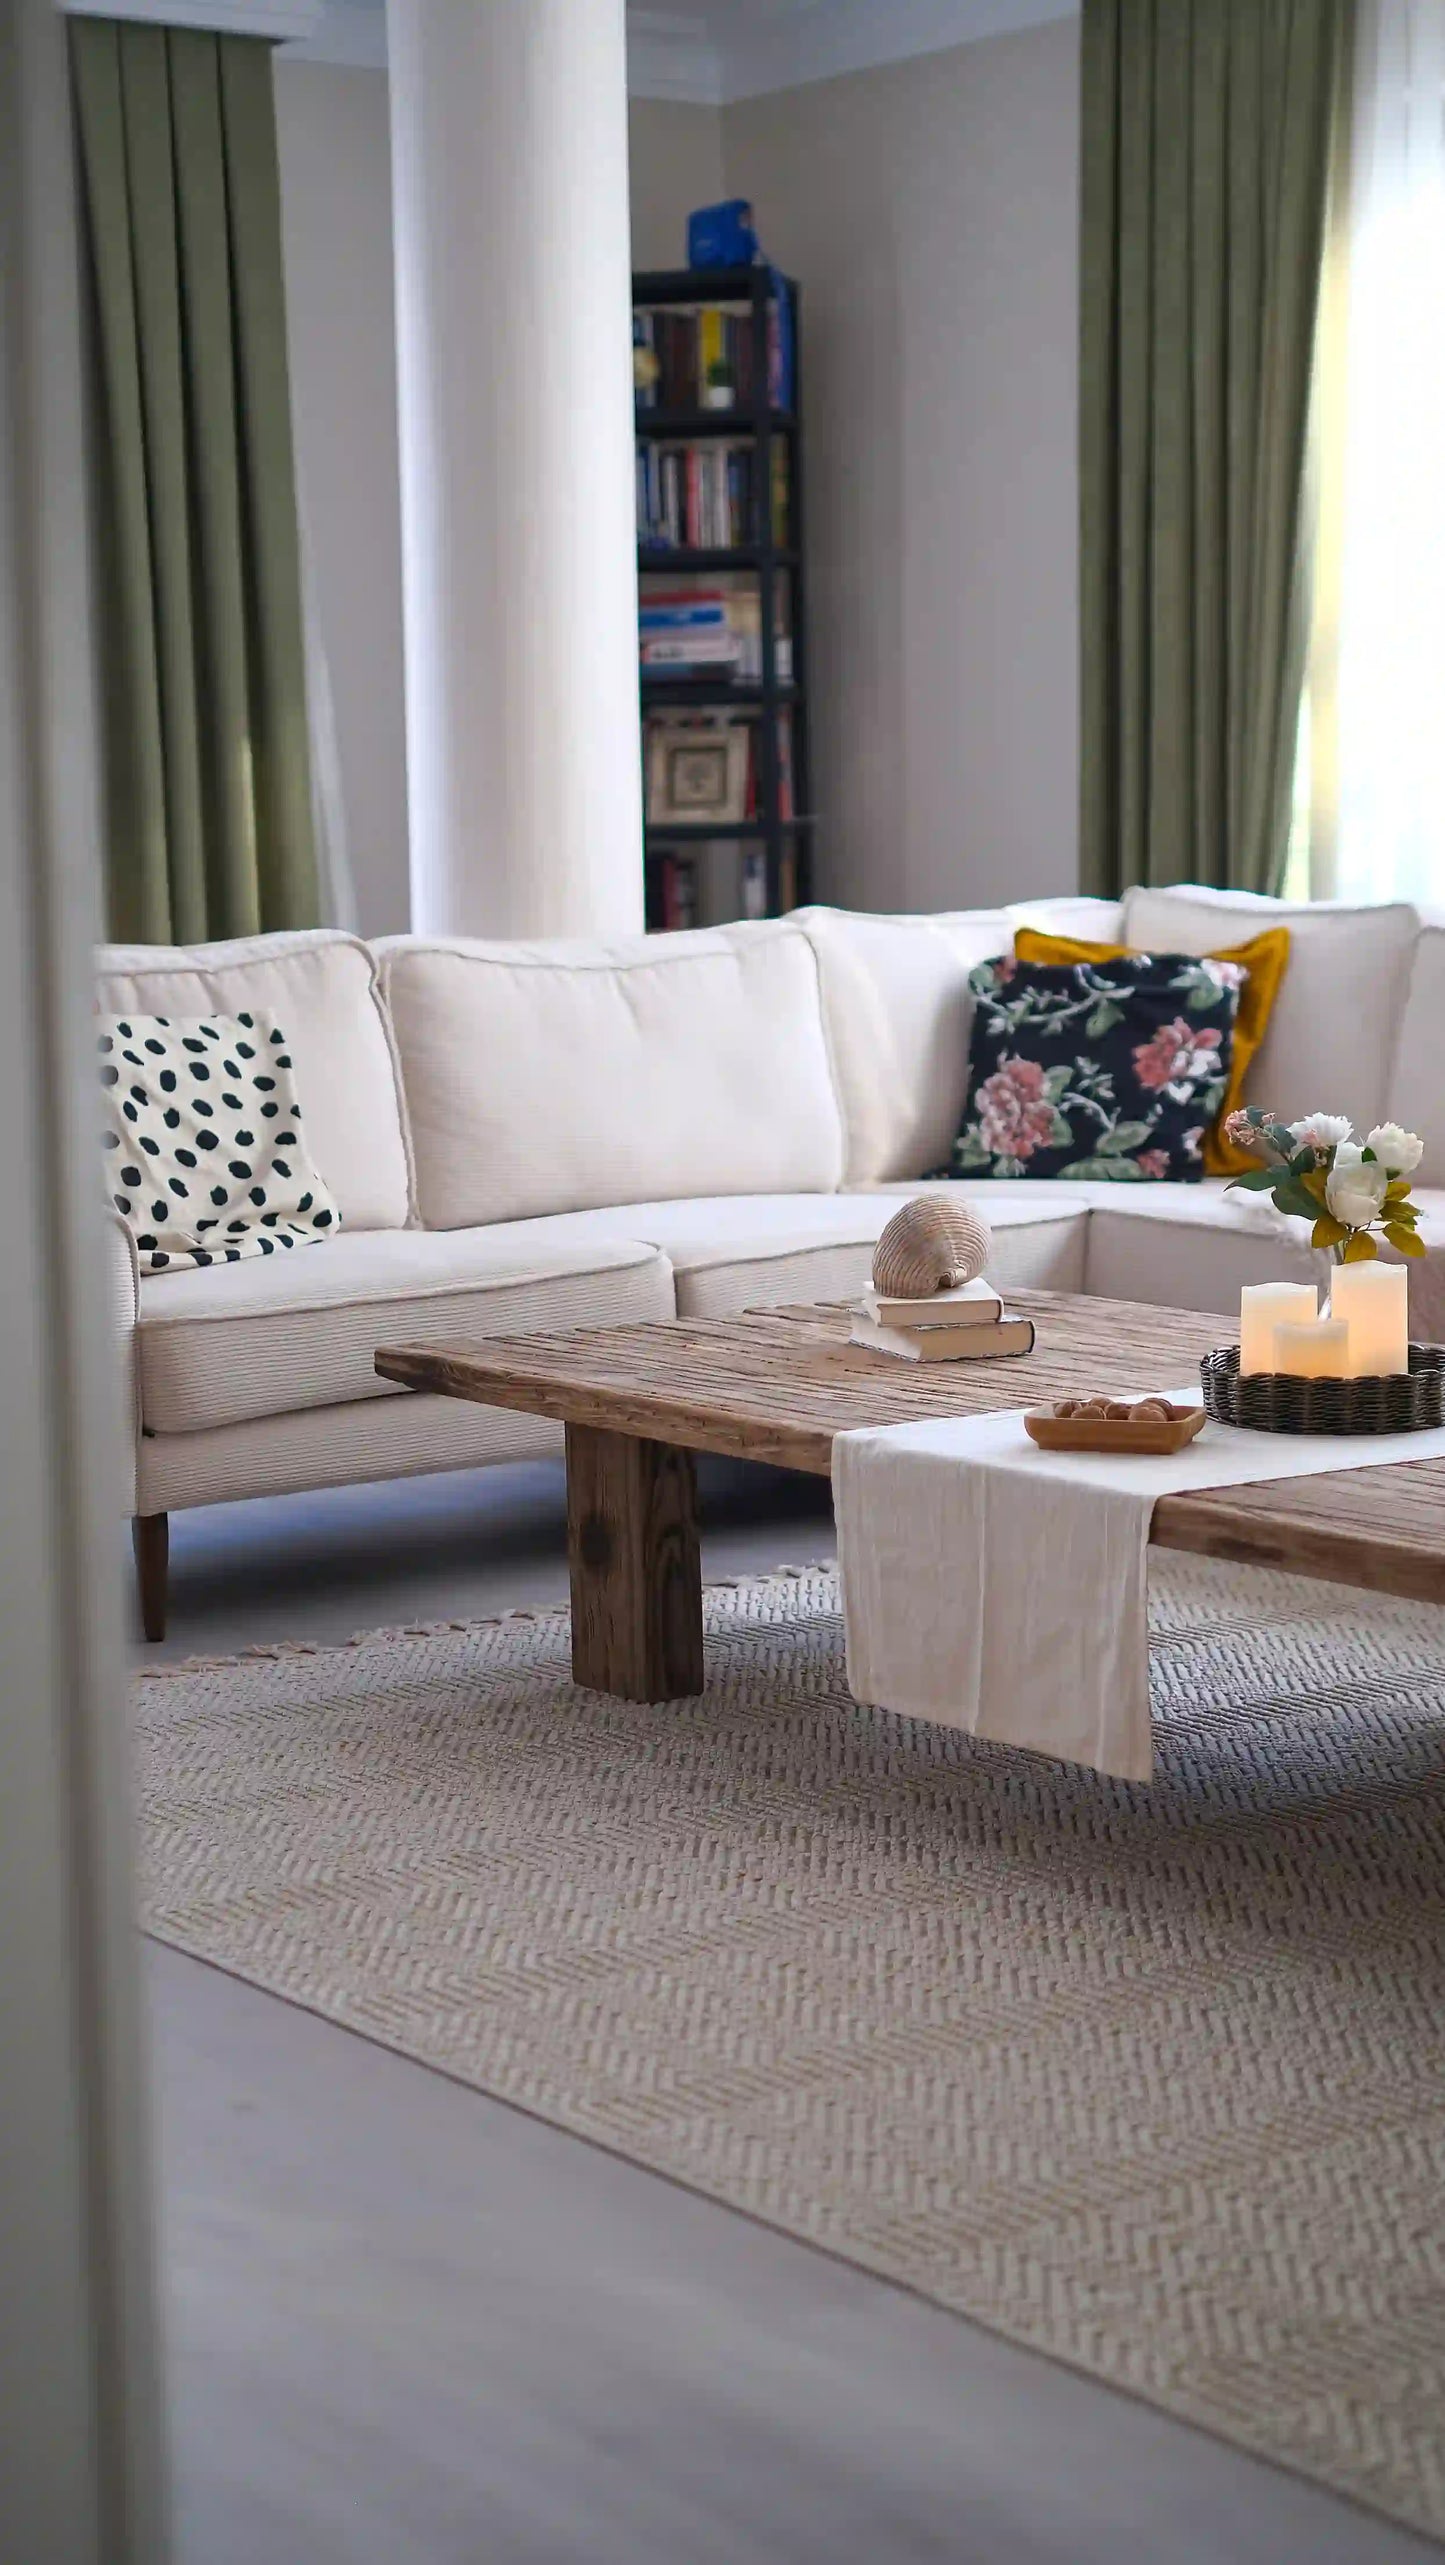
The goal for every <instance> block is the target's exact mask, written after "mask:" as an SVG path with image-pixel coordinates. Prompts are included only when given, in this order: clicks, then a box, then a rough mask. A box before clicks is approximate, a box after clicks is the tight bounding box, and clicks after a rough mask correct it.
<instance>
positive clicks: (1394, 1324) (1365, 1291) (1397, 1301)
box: [1330, 1262, 1410, 1380]
mask: <svg viewBox="0 0 1445 2565" xmlns="http://www.w3.org/2000/svg"><path fill="white" fill-rule="evenodd" d="M1330 1316H1331V1317H1332V1318H1342V1319H1343V1320H1344V1322H1345V1325H1346V1327H1347V1328H1348V1329H1349V1333H1350V1377H1351V1379H1352V1380H1363V1379H1365V1378H1366V1377H1367V1376H1370V1375H1377V1374H1379V1373H1381V1372H1407V1371H1408V1370H1409V1368H1410V1276H1409V1273H1408V1271H1407V1270H1406V1268H1405V1266H1404V1265H1384V1264H1380V1263H1378V1262H1376V1263H1373V1264H1368V1265H1340V1266H1337V1268H1336V1270H1335V1273H1334V1276H1333V1278H1332V1280H1331V1283H1330Z"/></svg>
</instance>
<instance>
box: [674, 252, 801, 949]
mask: <svg viewBox="0 0 1445 2565" xmlns="http://www.w3.org/2000/svg"><path fill="white" fill-rule="evenodd" d="M782 282H783V285H784V287H785V289H786V291H787V293H788V296H789V300H790V304H791V324H792V386H791V389H792V400H791V403H790V405H789V407H788V408H786V409H778V408H775V407H774V406H773V404H772V401H771V399H770V388H771V387H770V384H769V379H768V373H769V369H768V361H767V347H768V302H769V297H770V293H771V291H772V288H773V271H772V270H771V269H769V268H766V267H721V268H669V269H663V270H642V271H640V272H637V273H634V275H633V279H632V300H633V304H634V306H639V305H641V306H646V307H650V308H651V309H653V310H655V311H659V312H666V311H668V310H669V309H672V310H676V309H678V308H679V307H682V308H686V307H689V306H692V305H699V306H701V305H706V304H714V303H723V304H730V305H732V306H734V307H737V306H746V307H747V309H748V310H749V312H750V313H751V317H752V381H751V387H750V388H751V398H750V399H749V400H748V401H747V402H746V403H742V404H737V405H735V406H733V407H732V408H729V409H726V410H714V409H703V408H699V407H696V406H693V405H690V404H689V405H683V404H678V405H677V406H670V407H659V408H639V409H638V410H637V413H636V429H637V438H638V442H639V445H641V446H646V445H648V444H651V443H654V442H662V441H666V440H669V439H675V440H678V441H685V442H688V443H693V442H696V443H702V442H704V441H705V440H706V439H708V438H710V437H729V438H733V439H738V440H750V441H751V444H752V448H753V454H754V464H753V472H752V515H753V524H752V527H751V529H750V532H751V536H752V539H751V540H750V541H749V542H746V543H741V544H737V545H731V546H723V547H718V546H692V545H655V544H652V543H643V542H639V545H638V553H637V567H638V573H639V581H640V583H641V588H642V594H643V595H644V597H645V595H646V592H647V590H646V583H647V581H648V580H649V579H656V578H674V579H675V578H678V577H686V576H688V575H690V574H692V573H694V572H707V571H714V572H716V571H729V572H744V573H750V574H752V576H753V577H754V578H755V581H756V587H757V598H758V624H759V636H758V637H759V655H760V664H759V669H758V673H757V675H756V676H754V677H750V678H749V679H747V680H746V681H740V682H733V681H731V680H729V679H727V678H726V677H714V676H712V675H710V674H709V675H707V676H701V675H687V676H681V677H672V676H669V675H659V674H656V673H654V672H650V671H644V673H643V676H642V681H641V698H642V714H643V729H644V739H645V735H646V724H647V720H648V717H649V715H652V714H656V713H658V712H665V711H670V710H675V711H685V710H688V709H696V710H699V711H702V710H707V711H723V710H726V709H729V708H731V707H733V706H736V707H737V708H738V709H739V710H740V711H745V712H747V713H749V714H751V715H752V716H753V717H754V720H755V725H756V739H757V769H756V786H757V789H756V805H757V807H756V816H755V817H753V818H750V819H748V820H744V821H738V822H736V823H734V824H732V825H730V826H726V827H724V826H712V825H708V824H702V823H696V822H694V823H690V824H683V823H672V824H668V825H663V824H660V823H659V824H658V825H655V826H654V825H651V824H649V825H648V827H647V829H646V831H645V836H644V847H645V859H644V860H645V865H646V871H647V917H648V924H649V926H654V925H659V926H660V925H662V924H663V923H664V922H665V921H664V917H663V913H662V911H663V897H662V887H663V875H664V867H665V866H666V865H667V862H668V859H669V857H670V856H671V855H672V854H673V851H674V850H675V849H676V850H680V849H683V848H687V847H700V846H704V845H706V844H708V843H727V844H732V843H734V842H737V843H740V844H743V845H751V846H758V845H761V847H762V848H763V850H764V884H765V893H766V914H767V915H768V916H770V917H777V916H780V915H781V914H782V913H783V911H784V910H785V909H787V908H790V907H793V906H801V905H802V904H803V902H805V901H806V900H808V899H810V898H811V897H812V880H813V851H812V850H813V839H812V830H813V827H814V817H813V812H812V799H811V783H812V769H811V759H810V753H809V747H810V743H809V734H808V689H807V658H806V593H805V580H804V561H803V544H804V526H805V517H804V507H803V501H804V490H803V437H802V342H801V313H800V308H799V305H800V298H799V293H798V287H797V283H796V280H795V279H794V278H791V277H786V278H784V279H783V280H782ZM779 442H781V443H782V444H783V445H784V446H785V448H786V452H787V472H788V510H787V527H786V531H787V536H788V540H787V542H786V543H778V542H776V541H775V540H774V534H775V528H774V522H773V451H774V446H775V444H777V443H779ZM784 580H785V581H786V583H787V596H786V602H787V607H788V629H789V632H790V635H791V641H792V658H791V673H790V675H789V676H787V677H786V678H785V677H781V676H780V675H779V673H778V646H777V645H778V609H779V604H780V588H781V583H782V582H783V581H784ZM780 716H782V717H785V718H786V720H787V722H788V723H789V725H790V731H791V764H792V791H793V810H792V813H791V814H790V815H788V816H785V815H784V811H783V791H782V787H783V773H782V763H781V759H780V754H779V719H780ZM647 789H648V781H647V773H646V758H645V756H644V773H643V793H644V808H645V807H646V795H647Z"/></svg>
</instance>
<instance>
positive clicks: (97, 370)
mask: <svg viewBox="0 0 1445 2565" xmlns="http://www.w3.org/2000/svg"><path fill="white" fill-rule="evenodd" d="M69 28H70V48H71V69H72V79H73V88H74V96H75V111H76V131H77V138H78V155H79V165H80V173H81V194H82V204H83V219H84V245H85V257H86V266H87V271H88V280H89V285H90V294H89V304H90V320H91V331H90V336H91V357H92V374H93V399H92V405H91V407H92V452H93V457H94V464H95V474H96V490H97V502H98V505H97V520H98V534H99V549H100V555H101V580H100V618H101V675H102V690H103V699H104V705H105V715H106V748H107V758H106V772H107V807H106V821H107V832H106V833H107V888H108V902H109V909H110V926H111V932H112V933H113V934H115V935H117V936H120V937H124V938H136V939H139V940H141V941H143V942H146V943H170V942H176V943H194V942H199V941H202V940H204V939H205V938H207V937H211V936H225V935H247V934H254V933H255V932H257V931H258V930H260V929H263V928H273V927H283V926H311V925H314V924H315V923H316V922H317V913H318V912H317V886H316V857H315V847H314V840H313V830H312V817H311V788H310V757H309V746H308V733H307V716H306V685H305V664H304V651H303V640H302V620H301V580H300V560H299V545H298V539H297V525H296V490H295V467H294V458H293V454H292V443H291V407H290V393H289V388H288V382H287V364H286V320H285V299H284V292H283V284H282V269H281V209H280V185H279V179H278V171H277V159H276V122H275V106H274V101H273V97H272V88H271V58H270V49H269V47H268V46H267V45H266V44H265V43H263V42H260V41H258V40H256V39H254V38H251V37H245V36H214V35H209V34H204V33H200V32H195V31H191V30H187V29H174V28H165V27H152V26H142V25H136V24H130V23H127V24H123V25H117V24H114V23H113V22H111V21H110V20H108V19H103V18H81V17H72V18H71V19H70V21H69Z"/></svg>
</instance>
